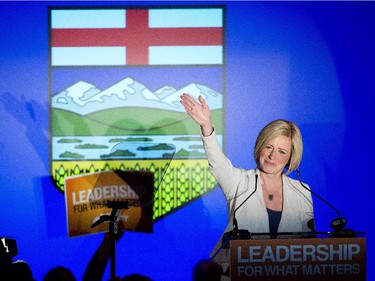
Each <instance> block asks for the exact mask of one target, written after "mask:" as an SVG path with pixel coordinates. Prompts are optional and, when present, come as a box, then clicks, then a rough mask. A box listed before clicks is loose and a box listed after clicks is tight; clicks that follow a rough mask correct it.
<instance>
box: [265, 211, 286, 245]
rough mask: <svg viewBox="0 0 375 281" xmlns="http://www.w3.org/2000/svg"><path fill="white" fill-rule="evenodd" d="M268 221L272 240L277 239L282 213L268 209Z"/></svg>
mask: <svg viewBox="0 0 375 281" xmlns="http://www.w3.org/2000/svg"><path fill="white" fill-rule="evenodd" d="M267 213H268V220H269V225H270V233H271V238H276V236H277V235H276V234H277V230H278V229H279V224H280V220H281V214H282V211H275V210H271V209H268V208H267Z"/></svg>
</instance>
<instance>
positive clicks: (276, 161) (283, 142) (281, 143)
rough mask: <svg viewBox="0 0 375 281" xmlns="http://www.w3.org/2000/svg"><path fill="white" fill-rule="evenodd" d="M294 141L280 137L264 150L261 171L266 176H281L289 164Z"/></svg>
mask: <svg viewBox="0 0 375 281" xmlns="http://www.w3.org/2000/svg"><path fill="white" fill-rule="evenodd" d="M291 150H292V140H291V139H290V138H288V137H285V136H278V137H275V138H274V139H272V140H270V141H269V142H268V143H267V144H266V146H265V147H264V148H263V149H262V151H261V153H260V158H259V165H260V167H259V168H260V170H261V171H262V172H264V173H266V174H281V173H282V171H283V170H284V168H285V165H286V164H288V163H289V159H290V154H291Z"/></svg>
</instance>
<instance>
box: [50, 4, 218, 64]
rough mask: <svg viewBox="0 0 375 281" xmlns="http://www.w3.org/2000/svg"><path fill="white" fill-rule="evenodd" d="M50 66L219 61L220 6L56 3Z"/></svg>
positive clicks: (215, 62) (52, 19)
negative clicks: (77, 6)
mask: <svg viewBox="0 0 375 281" xmlns="http://www.w3.org/2000/svg"><path fill="white" fill-rule="evenodd" d="M50 44H51V45H50V46H51V65H52V66H89V65H91V66H96V65H97V66H121V65H122V66H123V65H195V64H198V65H199V64H201V65H208V64H210V65H211V64H213V65H220V64H223V9H222V8H189V9H186V8H175V9H165V8H159V9H140V8H138V9H69V10H68V9H55V10H52V13H51V42H50Z"/></svg>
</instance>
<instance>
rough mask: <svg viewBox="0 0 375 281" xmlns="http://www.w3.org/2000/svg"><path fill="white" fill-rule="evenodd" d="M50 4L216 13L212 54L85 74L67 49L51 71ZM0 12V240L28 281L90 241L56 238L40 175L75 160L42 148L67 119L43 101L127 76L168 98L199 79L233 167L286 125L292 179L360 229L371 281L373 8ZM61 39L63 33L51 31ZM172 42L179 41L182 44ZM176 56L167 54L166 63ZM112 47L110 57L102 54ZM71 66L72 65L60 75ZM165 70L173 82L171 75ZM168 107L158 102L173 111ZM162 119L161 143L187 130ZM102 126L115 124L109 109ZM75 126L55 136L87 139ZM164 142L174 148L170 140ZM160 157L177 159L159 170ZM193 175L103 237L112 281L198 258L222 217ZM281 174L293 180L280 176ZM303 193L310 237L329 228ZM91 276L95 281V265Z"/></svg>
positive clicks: (58, 197) (163, 274)
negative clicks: (147, 221) (268, 127)
mask: <svg viewBox="0 0 375 281" xmlns="http://www.w3.org/2000/svg"><path fill="white" fill-rule="evenodd" d="M125 4H126V6H125ZM207 6H210V7H207ZM63 7H69V9H77V8H83V9H86V8H87V7H100V8H102V9H108V8H111V9H112V10H118V9H120V8H122V9H128V10H130V11H133V12H134V10H135V11H137V10H142V9H156V10H157V9H161V8H166V9H170V8H174V9H176V10H179V9H181V8H182V7H183V8H191V9H196V8H199V9H206V8H207V9H208V10H210V9H216V10H215V11H216V12H218V13H217V14H216V15H215V16H218V18H219V20H218V22H216V23H215V24H213V26H214V27H213V28H212V26H210V27H208V28H207V29H209V30H210V31H213V32H214V33H215V34H216V35H215V36H216V37H215V38H216V39H213V41H215V40H216V43H215V42H214V43H212V42H211V43H208V45H215V46H216V47H215V48H212V49H211V48H207V49H204V48H202V49H200V50H199V51H194V50H192V49H189V48H188V49H186V50H187V53H188V52H189V51H190V52H191V54H197V53H198V54H200V52H202V51H203V50H206V51H207V50H209V51H208V52H207V53H206V54H205V55H204V56H202V57H200V58H192V60H190V58H189V59H186V60H184V59H183V58H182V59H181V60H180V61H178V62H177V63H175V62H171V61H168V62H166V65H163V66H160V62H154V64H155V65H152V60H151V59H150V60H149V61H147V59H146V60H142V59H140V60H138V61H137V60H132V59H131V58H130V57H126V58H124V57H121V52H120V57H121V59H122V62H123V64H122V65H116V66H114V65H113V61H112V62H110V63H109V65H110V66H111V67H108V65H106V64H105V63H103V62H99V63H100V64H101V65H100V66H98V65H97V64H98V62H95V63H93V64H94V65H95V67H94V68H92V69H91V68H90V70H88V69H86V66H87V64H90V62H88V61H79V62H77V61H78V60H79V59H80V58H81V57H80V55H76V54H75V55H76V56H77V57H74V56H73V55H71V56H72V57H73V58H74V59H71V60H70V62H68V63H67V65H61V64H64V63H65V62H63V61H64V59H66V58H67V57H69V55H68V54H69V51H67V50H66V49H64V50H65V51H66V52H67V53H63V52H62V53H58V52H57V51H55V53H54V55H51V53H53V51H52V47H53V46H54V44H55V43H56V42H55V41H54V40H55V38H53V37H54V36H56V37H57V35H55V33H52V32H51V29H52V28H53V27H54V26H55V24H56V26H58V22H57V20H56V22H57V23H51V9H55V10H59V9H61V8H63ZM0 14H1V19H0V34H1V36H0V37H1V39H0V57H1V65H0V77H1V79H0V114H1V118H0V124H1V125H0V128H1V139H0V155H1V162H0V165H1V175H0V186H1V187H0V205H1V212H0V236H1V237H4V236H5V237H13V238H15V239H16V241H17V244H18V255H17V256H16V257H15V258H16V259H22V260H25V261H27V262H28V263H29V264H30V266H31V268H32V270H33V272H34V276H35V278H36V279H37V280H42V278H43V276H44V274H45V273H46V272H47V271H48V270H49V269H51V268H52V267H55V266H58V265H63V266H65V267H68V268H69V269H71V270H72V271H73V273H74V275H75V276H76V278H77V280H81V279H82V276H83V273H84V269H85V267H86V265H87V264H88V262H89V260H90V258H91V256H92V255H93V253H94V252H95V250H96V248H97V247H98V245H99V244H100V242H101V241H102V239H103V236H104V234H103V233H97V234H91V235H83V236H78V237H71V238H69V237H68V230H67V216H66V208H65V198H64V193H63V188H64V186H63V185H61V180H62V179H61V176H62V175H63V176H64V175H65V174H59V175H58V176H60V178H59V177H57V176H56V175H52V169H51V167H52V164H53V163H57V167H60V166H58V165H60V164H61V163H63V164H61V165H66V163H67V162H69V161H70V162H71V160H72V159H71V158H69V157H72V155H73V156H77V157H83V156H82V155H80V154H79V153H73V152H71V151H68V152H69V153H65V154H64V152H65V150H62V151H60V152H56V151H58V150H57V148H56V146H57V144H56V143H57V142H56V143H54V142H53V140H54V138H55V137H56V136H66V134H68V135H69V133H66V131H64V130H68V129H69V128H67V127H66V125H64V120H65V121H66V120H68V118H70V117H71V115H69V116H70V117H67V119H60V121H61V120H62V121H61V122H60V123H56V120H57V121H59V119H58V118H57V117H56V116H57V113H58V114H60V115H59V116H68V115H63V114H68V113H66V112H65V111H64V112H63V110H60V111H58V110H57V109H56V100H57V98H56V100H53V96H54V95H57V94H59V93H62V94H61V95H60V96H59V98H61V97H62V98H64V96H63V94H64V93H65V94H66V93H67V92H69V91H68V90H67V89H68V88H69V86H72V85H73V84H75V83H77V82H79V81H81V82H82V84H79V85H85V86H87V85H88V84H87V83H90V84H91V86H90V87H92V88H95V89H96V90H97V91H99V90H98V89H100V90H104V89H106V88H109V87H112V86H113V85H115V84H116V82H119V81H120V80H121V81H122V79H125V78H129V77H130V78H129V79H134V80H136V81H138V82H139V83H141V84H143V85H145V86H146V87H149V89H150V91H148V92H147V93H149V94H150V96H151V95H152V94H155V92H157V90H158V89H162V88H163V87H164V86H171V87H174V90H178V89H184V87H186V86H188V85H189V83H193V82H194V83H195V84H194V86H195V89H197V88H199V89H203V88H204V87H203V86H202V85H205V86H207V87H208V88H207V89H208V90H207V89H206V90H207V93H218V95H216V99H215V98H214V96H215V95H212V97H211V96H209V98H208V99H207V101H208V102H209V101H210V100H212V107H213V108H214V109H216V111H215V112H216V115H215V122H216V124H215V125H217V126H218V128H220V137H221V142H222V146H223V149H224V150H225V152H226V154H227V156H228V157H229V158H230V159H231V160H232V162H233V164H234V165H235V166H240V167H243V168H248V169H250V168H253V167H254V165H255V163H254V160H253V156H252V154H253V147H254V142H255V138H256V136H257V133H258V132H259V130H260V129H261V128H262V127H263V126H264V125H265V124H266V123H268V122H269V121H271V120H273V119H277V118H284V119H289V120H292V121H294V122H296V123H297V124H299V125H300V128H301V131H302V135H303V140H304V154H303V159H302V163H301V166H300V171H301V177H302V180H303V181H304V182H306V183H308V184H309V186H310V187H311V188H312V189H313V190H314V191H315V192H316V193H318V194H319V195H321V196H322V197H323V198H325V199H326V200H327V201H328V202H330V203H331V204H332V205H333V206H334V207H335V208H337V210H338V211H339V212H340V214H341V215H342V216H343V217H344V218H346V219H347V221H348V225H347V227H348V228H351V229H354V230H356V231H364V232H365V234H366V237H367V266H368V268H367V279H368V280H372V279H374V278H375V271H374V268H371V267H370V266H371V265H372V264H374V262H375V261H374V255H373V250H374V244H373V243H374V242H373V240H372V239H373V237H374V236H373V234H372V232H371V231H372V227H370V225H371V221H370V218H371V210H372V209H371V205H372V204H373V198H374V187H375V185H374V182H373V178H374V171H373V169H374V160H375V149H374V147H373V144H374V142H373V126H374V125H373V124H374V121H375V114H374V106H375V103H374V97H375V82H374V81H375V67H374V66H375V52H374V50H375V17H374V15H375V2H371V1H364V2H360V1H345V2H339V1H334V2H325V1H320V2H307V1H303V2H296V1H293V2H285V1H281V2H268V1H264V2H263V1H261V2H259V1H257V2H251V1H249V2H247V1H239V2H236V1H228V2H224V1H219V2H209V1H202V2H191V1H189V2H167V1H166V2H156V1H152V2H135V1H134V2H132V1H130V2H126V3H125V2H82V1H80V2H74V1H69V2H44V1H43V2H21V1H16V2H0ZM186 17H188V16H186ZM128 18H130V16H129V17H128ZM183 18H184V14H182V15H181V14H180V16H179V20H181V19H183ZM82 22H85V21H82ZM86 22H87V21H86ZM167 22H171V21H167ZM199 24H202V25H205V24H206V23H204V22H203V21H202V22H200V23H199ZM51 38H52V39H53V40H51ZM62 38H63V39H65V38H64V35H62ZM204 39H206V38H204ZM56 41H58V40H57V39H56ZM56 44H59V43H56ZM61 44H63V43H61ZM129 44H130V43H129ZM184 44H185V45H189V38H187V40H186V39H185V41H184ZM200 44H201V43H200ZM192 45H194V44H192ZM203 45H204V44H203ZM218 45H219V46H218ZM177 49H178V48H177ZM177 49H173V51H172V49H170V51H169V53H167V55H166V58H169V56H172V53H173V52H174V51H175V50H177ZM64 50H63V51H64ZM116 50H117V49H116ZM116 50H112V49H111V50H110V53H111V54H114V53H115V52H116ZM129 50H130V48H129ZM176 52H177V53H176V54H179V53H178V51H176ZM61 54H62V55H61ZM59 55H60V58H59ZM185 55H186V54H185ZM181 56H182V55H181V54H180V57H178V55H177V58H181ZM211 56H212V58H211ZM61 57H62V59H61ZM150 57H151V55H150ZM194 59H196V61H194ZM205 60H207V61H205ZM125 61H126V62H125ZM203 61H204V62H203ZM114 62H118V60H116V59H115V60H114ZM74 63H77V65H78V67H76V66H75V67H71V66H72V64H74ZM85 64H86V65H85ZM132 64H133V66H134V67H131V65H132ZM146 64H149V65H148V68H147V69H146V68H144V67H143V66H144V65H146ZM181 65H183V66H181ZM198 66H199V67H200V68H199V67H198ZM171 72H173V73H174V74H176V75H177V78H173V79H174V80H173V81H172V79H171V78H170V76H169V75H170V73H171ZM73 75H74V76H73ZM77 77H79V78H77ZM124 81H129V80H124ZM132 81H133V80H132ZM163 89H165V88H163ZM168 89H171V88H168ZM189 89H191V88H186V91H188V90H189ZM64 90H67V92H64ZM70 90H71V89H70ZM103 92H104V91H103ZM152 92H153V93H152ZM90 93H91V92H90ZM91 94H94V93H91ZM164 94H165V92H163V93H160V95H159V96H158V97H159V98H160V97H161V96H162V95H164ZM150 96H149V97H150ZM91 97H92V96H91ZM153 97H154V98H155V95H153ZM217 97H219V98H217ZM65 98H66V96H65ZM81 98H82V99H83V98H90V96H89V97H87V96H86V97H81ZM62 100H63V99H59V101H62ZM81 101H82V100H81ZM173 102H175V100H173V101H170V105H173V104H174V105H176V104H178V103H173ZM145 104H146V103H145ZM142 112H144V114H143V113H142ZM148 114H150V119H153V118H155V120H156V119H157V118H158V117H159V116H157V115H151V111H150V108H146V109H144V111H143V110H142V108H141V110H139V109H138V111H136V114H133V119H132V122H138V119H139V120H143V121H142V122H147V118H145V116H143V115H148ZM170 115H171V116H170V118H172V119H169V116H165V118H164V119H163V120H161V121H160V122H164V123H163V124H167V123H168V124H169V123H173V122H170V121H171V120H172V121H173V120H174V119H173V118H177V120H178V116H183V117H182V119H184V122H181V123H178V122H177V125H174V127H173V130H175V131H174V132H173V133H170V132H169V133H168V132H166V134H167V135H168V134H176V130H177V132H178V133H177V134H181V135H193V136H194V135H195V136H197V135H198V134H199V128H198V127H197V126H194V125H193V124H191V123H188V122H189V121H188V120H187V121H186V120H185V119H186V116H185V115H183V114H182V112H178V110H176V112H173V113H171V114H170ZM111 118H118V116H117V115H115V114H113V115H111V116H109V119H110V120H111ZM79 120H81V119H77V122H78V121H79ZM144 120H146V121H144ZM139 122H141V121H139ZM186 122H187V123H186ZM129 124H130V123H129ZM131 124H133V123H131ZM155 124H156V123H155ZM155 124H152V122H151V123H147V124H146V125H150V126H151V127H152V125H155ZM158 124H159V123H158ZM173 124H174V123H173ZM178 124H181V126H179V125H178ZM75 125H76V124H75ZM75 125H74V126H75ZM117 125H119V124H116V126H117ZM156 125H157V124H156ZM156 125H155V126H156ZM159 125H160V124H159ZM64 126H65V127H64ZM184 126H186V128H185V127H184ZM82 128H84V126H83V127H82ZM93 128H94V127H93ZM116 128H117V129H118V127H116ZM152 128H153V127H152ZM75 129H77V128H76V127H75V128H74V129H72V130H71V132H70V133H71V134H70V135H69V136H82V135H88V132H82V131H80V130H78V131H77V130H75ZM78 129H79V128H78ZM95 129H97V128H96V127H95ZM83 130H84V129H83ZM192 130H193V131H192ZM194 130H195V131H194ZM81 133H82V135H80V134H81ZM158 133H159V134H160V132H158ZM103 135H109V134H108V133H107V134H103ZM117 135H118V134H117ZM168 142H170V143H172V144H176V145H177V141H176V143H174V139H172V140H169V141H168ZM83 144H84V143H83ZM199 145H200V142H199V141H198V142H197V144H195V146H194V147H196V151H197V153H198V154H197V155H198V156H196V155H195V154H194V155H193V154H191V155H190V156H191V157H190V158H191V159H192V160H191V159H190V158H189V157H187V158H189V159H190V160H191V161H193V163H195V164H196V163H198V164H199V163H204V157H202V154H199V151H201V147H200V146H199ZM63 148H64V149H65V147H63ZM55 150H56V151H55ZM183 151H184V150H183V149H181V150H178V149H177V151H176V155H175V157H174V158H173V160H172V163H171V165H172V167H174V168H175V169H177V168H176V167H178V168H179V169H181V167H182V166H183V165H184V164H181V163H182V162H179V161H182V160H181V159H182V158H184V157H182V156H181V155H183ZM178 153H179V154H178ZM55 154H56V155H57V156H56V155H55ZM67 155H68V156H67ZM69 155H70V156H69ZM59 157H60V158H64V157H68V159H65V158H64V159H59ZM93 157H94V158H95V157H97V156H93ZM185 158H186V157H185ZM187 158H186V159H187ZM88 159H89V160H90V159H93V158H88ZM186 159H185V160H186ZM94 160H95V161H96V160H97V159H94ZM199 161H202V162H199ZM88 162H89V163H90V161H88ZM173 163H180V164H176V166H173V165H174V164H173ZM189 163H190V162H189ZM198 164H197V165H198ZM54 165H55V164H54ZM178 165H180V166H178ZM187 166H188V165H186V167H187ZM199 167H200V169H203V170H205V168H206V167H203V168H202V166H199ZM181 173H182V172H181ZM176 175H177V176H176V178H173V181H174V182H178V181H179V174H178V173H177V174H176ZM65 176H66V175H65ZM182 176H185V175H182ZM207 177H209V176H207V175H206V176H204V177H202V178H198V179H197V178H194V177H193V178H190V179H188V181H187V182H188V184H189V186H190V184H191V186H192V189H189V191H186V187H183V186H182V187H181V188H184V192H185V191H186V192H187V193H186V196H185V195H184V194H182V195H181V194H180V193H179V192H182V191H181V190H179V185H176V186H174V187H173V188H172V187H170V186H168V183H164V184H163V188H164V189H165V190H169V191H170V193H168V194H167V195H168V197H167V196H166V195H165V194H164V193H157V194H159V195H158V196H159V197H158V202H159V203H160V202H163V203H162V204H167V205H166V206H167V207H165V208H164V209H163V208H162V206H159V205H157V206H156V207H158V206H159V207H160V208H159V209H158V211H159V213H157V214H155V222H154V229H153V233H140V232H131V231H127V232H125V235H124V237H122V239H121V240H120V241H119V242H118V243H117V246H116V250H117V275H119V276H124V275H126V274H130V273H135V272H137V273H142V274H145V275H148V276H150V277H152V278H153V279H154V280H155V281H165V280H180V281H188V280H191V273H192V268H193V266H194V264H195V263H196V262H197V261H198V260H199V259H202V258H207V257H208V256H209V254H210V251H211V250H212V248H213V246H214V245H215V243H216V241H217V240H218V239H219V237H220V235H221V233H222V232H223V230H224V228H225V226H226V223H227V209H226V203H225V201H224V197H223V195H222V193H221V191H220V189H219V188H217V187H215V186H214V185H213V186H210V185H209V184H207V182H205V180H206V178H207ZM292 177H296V174H295V173H292ZM190 181H192V182H190ZM171 182H172V181H171ZM59 183H60V185H59ZM200 184H202V188H203V185H204V189H205V190H204V192H201V191H200V190H201V189H200V188H201V186H200ZM173 190H174V191H173ZM194 190H195V191H194ZM173 192H176V193H173ZM194 192H195V193H194ZM193 193H194V194H193ZM174 194H179V196H180V197H178V198H177V197H176V198H177V199H178V200H181V202H180V201H178V200H177V199H176V198H175V199H173V200H174V201H173V200H171V198H170V196H171V195H174ZM189 196H190V197H189ZM188 197H189V198H188ZM168 198H169V199H168ZM187 198H188V199H187ZM313 198H314V202H315V216H316V224H317V230H318V231H330V226H329V224H330V221H331V220H332V219H334V218H336V217H337V216H338V214H337V213H336V212H335V211H334V210H333V209H332V208H331V207H329V206H328V205H327V204H325V203H322V202H321V201H320V200H319V199H318V198H316V197H313ZM168 200H169V201H168ZM172 201H173V202H174V203H173V204H172ZM168 204H170V205H168ZM170 206H172V207H170ZM369 221H370V222H369ZM105 278H106V280H107V279H109V268H107V270H106V275H105Z"/></svg>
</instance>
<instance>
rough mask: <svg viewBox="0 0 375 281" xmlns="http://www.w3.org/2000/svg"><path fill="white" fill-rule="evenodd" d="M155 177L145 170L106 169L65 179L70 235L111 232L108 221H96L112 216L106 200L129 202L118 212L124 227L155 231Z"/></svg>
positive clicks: (141, 230)
mask: <svg viewBox="0 0 375 281" xmlns="http://www.w3.org/2000/svg"><path fill="white" fill-rule="evenodd" d="M153 198H154V178H153V174H152V173H151V172H146V171H107V172H100V173H93V174H88V175H79V176H73V177H66V178H65V205H66V213H67V224H68V235H69V237H74V236H80V235H86V234H93V233H97V232H104V231H108V227H109V224H108V223H103V224H100V225H98V226H96V227H94V228H92V227H91V225H92V224H93V223H95V222H96V221H98V220H99V218H100V217H101V216H103V215H110V213H111V210H112V209H110V208H108V207H107V201H121V202H129V205H130V207H129V209H121V210H119V213H118V214H117V218H118V226H119V228H121V229H127V230H133V231H139V232H148V233H150V232H152V231H153Z"/></svg>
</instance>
